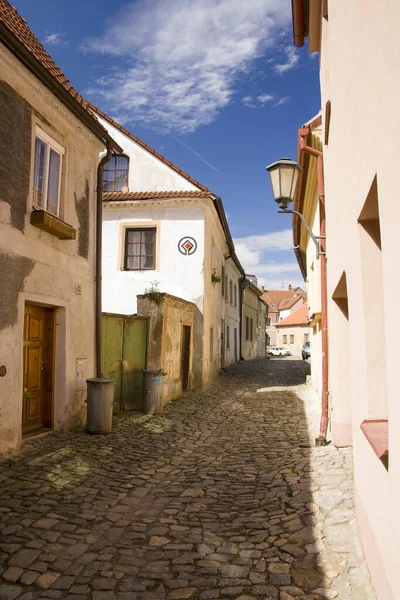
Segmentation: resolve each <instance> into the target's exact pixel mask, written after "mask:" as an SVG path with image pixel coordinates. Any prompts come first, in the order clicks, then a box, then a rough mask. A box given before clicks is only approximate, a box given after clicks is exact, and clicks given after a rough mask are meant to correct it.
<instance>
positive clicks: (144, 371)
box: [142, 369, 164, 375]
mask: <svg viewBox="0 0 400 600" xmlns="http://www.w3.org/2000/svg"><path fill="white" fill-rule="evenodd" d="M142 373H153V374H154V375H164V371H163V370H162V369H142Z"/></svg>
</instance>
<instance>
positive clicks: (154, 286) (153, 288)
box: [144, 281, 163, 305]
mask: <svg viewBox="0 0 400 600" xmlns="http://www.w3.org/2000/svg"><path fill="white" fill-rule="evenodd" d="M144 293H145V294H146V295H147V297H148V299H149V300H150V302H155V303H156V304H157V305H158V304H161V301H162V299H163V294H162V292H160V290H159V289H158V281H152V282H151V284H150V287H149V288H145V290H144Z"/></svg>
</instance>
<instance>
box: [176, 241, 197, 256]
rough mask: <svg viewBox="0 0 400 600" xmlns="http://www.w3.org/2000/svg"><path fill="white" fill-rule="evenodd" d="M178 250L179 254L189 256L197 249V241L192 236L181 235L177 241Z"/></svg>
mask: <svg viewBox="0 0 400 600" xmlns="http://www.w3.org/2000/svg"><path fill="white" fill-rule="evenodd" d="M178 250H179V252H180V253H181V254H184V255H185V256H190V255H191V254H194V253H195V252H196V250H197V242H196V240H195V239H194V238H192V237H183V238H182V239H181V240H179V242H178Z"/></svg>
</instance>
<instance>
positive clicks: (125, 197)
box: [103, 190, 211, 202]
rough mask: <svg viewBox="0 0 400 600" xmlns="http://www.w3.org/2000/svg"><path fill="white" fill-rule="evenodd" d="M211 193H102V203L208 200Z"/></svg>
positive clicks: (191, 191)
mask: <svg viewBox="0 0 400 600" xmlns="http://www.w3.org/2000/svg"><path fill="white" fill-rule="evenodd" d="M210 195H211V192H203V191H202V190H189V191H182V190H180V191H178V192H169V191H168V192H104V194H103V201H104V202H129V200H153V199H158V198H209V197H210Z"/></svg>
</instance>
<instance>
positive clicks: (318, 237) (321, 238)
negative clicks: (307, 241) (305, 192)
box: [278, 208, 326, 260]
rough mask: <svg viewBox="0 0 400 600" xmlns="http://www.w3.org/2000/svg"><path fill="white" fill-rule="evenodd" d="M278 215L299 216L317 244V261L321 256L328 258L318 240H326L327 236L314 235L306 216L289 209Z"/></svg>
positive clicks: (280, 211) (281, 211)
mask: <svg viewBox="0 0 400 600" xmlns="http://www.w3.org/2000/svg"><path fill="white" fill-rule="evenodd" d="M278 213H290V214H293V215H297V216H298V217H299V219H301V221H302V223H303V225H304V227H305V228H306V229H307V232H308V234H309V236H310V238H311V239H312V241H313V242H314V244H315V248H316V251H317V260H318V258H319V257H320V256H321V254H323V255H325V256H326V252H321V249H320V245H319V241H318V240H324V239H325V238H326V236H325V235H314V234H313V232H312V230H311V227H310V226H309V224H308V223H307V221H306V220H305V218H304V215H302V214H301V213H299V212H298V211H297V210H289V209H287V208H285V209H282V210H278Z"/></svg>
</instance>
